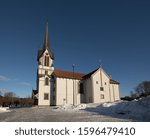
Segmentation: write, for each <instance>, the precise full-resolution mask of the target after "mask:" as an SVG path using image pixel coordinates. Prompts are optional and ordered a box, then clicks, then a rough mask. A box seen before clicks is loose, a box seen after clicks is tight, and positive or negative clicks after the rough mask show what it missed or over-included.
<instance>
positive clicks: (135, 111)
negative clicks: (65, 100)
mask: <svg viewBox="0 0 150 139" xmlns="http://www.w3.org/2000/svg"><path fill="white" fill-rule="evenodd" d="M57 110H59V111H64V110H65V111H81V110H82V111H83V110H84V111H89V112H94V113H95V114H97V115H107V116H110V117H116V118H123V119H132V120H133V121H150V96H149V97H146V98H142V99H139V100H133V101H122V100H120V101H116V102H108V103H103V104H100V103H97V104H93V103H90V104H79V105H75V106H73V105H63V106H59V107H57Z"/></svg>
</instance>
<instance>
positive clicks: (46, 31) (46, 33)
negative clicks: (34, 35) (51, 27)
mask: <svg viewBox="0 0 150 139" xmlns="http://www.w3.org/2000/svg"><path fill="white" fill-rule="evenodd" d="M44 49H45V50H46V49H47V50H49V39H48V21H47V22H46V29H45V39H44Z"/></svg>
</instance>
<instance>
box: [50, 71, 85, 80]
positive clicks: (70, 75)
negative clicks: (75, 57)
mask: <svg viewBox="0 0 150 139" xmlns="http://www.w3.org/2000/svg"><path fill="white" fill-rule="evenodd" d="M53 74H54V75H55V76H57V77H61V78H71V79H73V78H75V79H82V78H83V76H85V74H83V73H77V72H74V73H73V72H69V71H63V70H54V72H53Z"/></svg>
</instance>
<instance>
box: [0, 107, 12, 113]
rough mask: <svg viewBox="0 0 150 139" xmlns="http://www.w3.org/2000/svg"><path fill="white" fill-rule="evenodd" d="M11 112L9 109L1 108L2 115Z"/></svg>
mask: <svg viewBox="0 0 150 139" xmlns="http://www.w3.org/2000/svg"><path fill="white" fill-rule="evenodd" d="M4 112H10V110H9V107H0V113H4Z"/></svg>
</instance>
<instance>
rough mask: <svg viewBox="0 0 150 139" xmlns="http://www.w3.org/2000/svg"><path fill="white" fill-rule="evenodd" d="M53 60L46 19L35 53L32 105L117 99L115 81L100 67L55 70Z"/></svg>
mask: <svg viewBox="0 0 150 139" xmlns="http://www.w3.org/2000/svg"><path fill="white" fill-rule="evenodd" d="M54 60H55V58H54V54H53V52H52V50H51V47H50V44H49V38H48V23H47V24H46V31H45V39H44V44H43V47H42V49H41V50H39V51H38V55H37V61H38V68H37V83H36V84H37V85H36V90H33V91H32V98H33V100H34V104H35V105H38V106H57V105H65V104H73V105H77V104H81V103H104V102H114V101H117V100H119V99H120V91H119V82H117V81H115V80H113V79H111V77H110V76H109V75H108V74H107V73H106V72H105V71H104V69H103V68H102V67H99V68H97V69H95V70H93V71H92V72H90V73H88V74H83V73H77V72H74V71H72V72H70V71H64V70H57V69H55V68H54V64H53V62H54ZM73 69H74V65H73Z"/></svg>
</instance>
